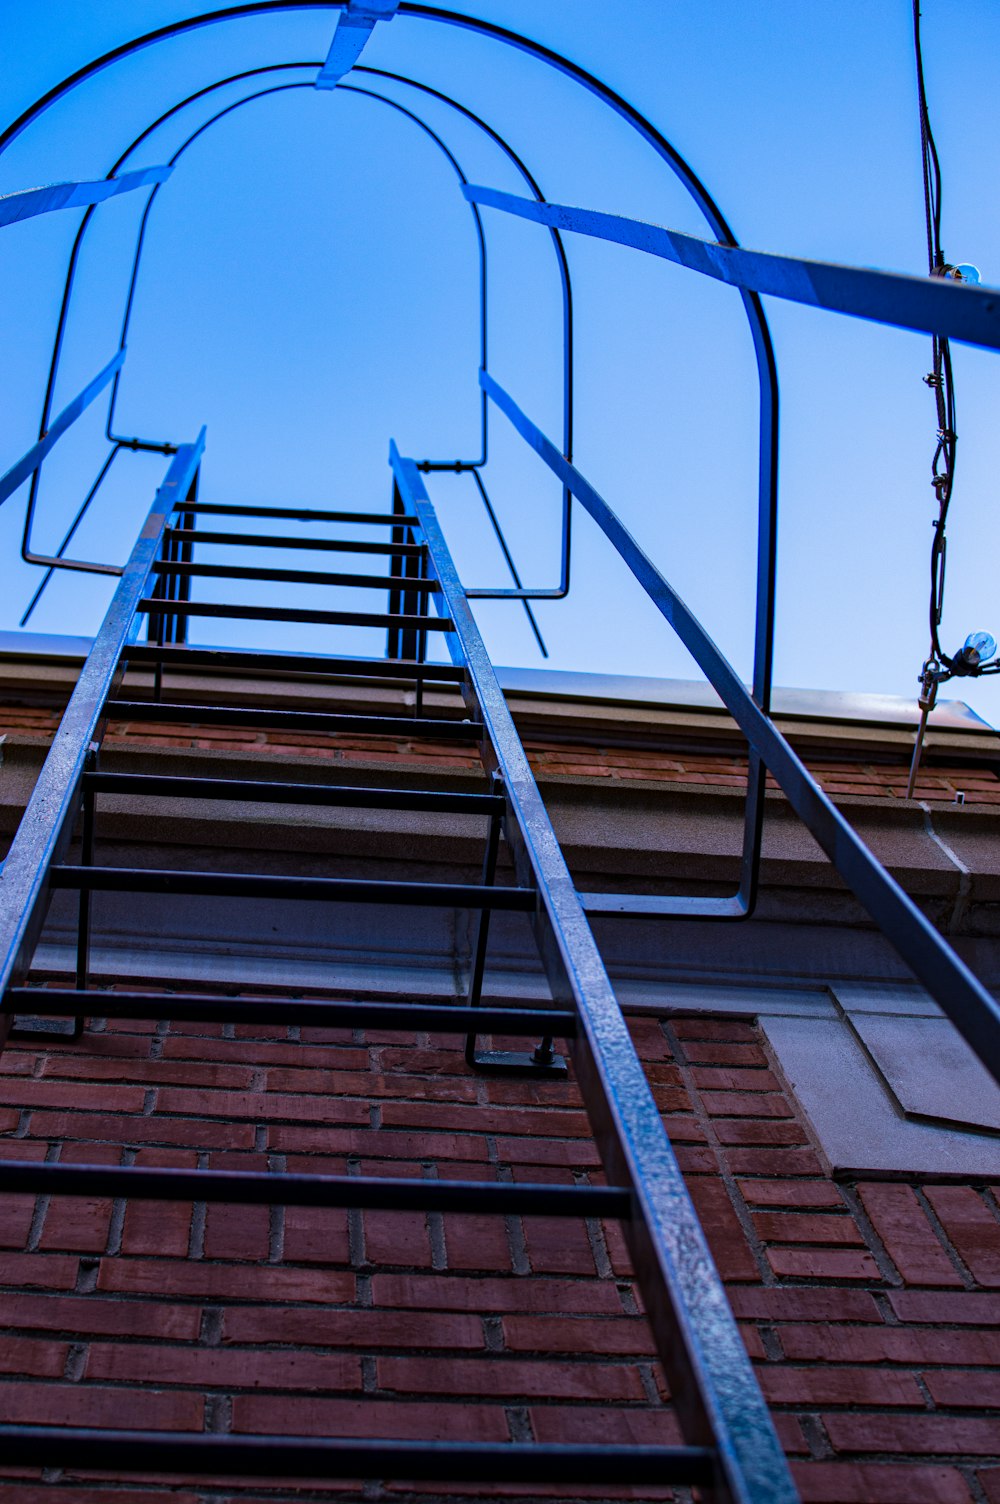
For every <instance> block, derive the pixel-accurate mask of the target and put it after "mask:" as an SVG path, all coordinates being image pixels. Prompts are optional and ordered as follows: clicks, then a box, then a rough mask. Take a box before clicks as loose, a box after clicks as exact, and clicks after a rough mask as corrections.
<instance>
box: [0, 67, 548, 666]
mask: <svg viewBox="0 0 1000 1504" xmlns="http://www.w3.org/2000/svg"><path fill="white" fill-rule="evenodd" d="M319 66H320V65H319V63H318V62H315V61H309V62H301V63H274V64H270V65H268V66H266V67H262V68H254V69H247V70H245V71H243V72H241V73H236V74H231V75H229V76H228V77H227V78H224V79H220V80H219V81H218V82H216V83H214V84H210V85H207V86H206V87H205V88H202V89H199V90H197V91H196V92H195V93H194V94H191V95H189V96H187V98H186V99H184V100H181V101H180V102H179V103H178V104H176V105H174V106H172V107H171V108H170V109H169V110H167V111H165V112H164V113H163V114H162V115H160V116H159V117H158V118H157V119H156V120H155V121H153V123H152V124H151V125H149V126H148V127H146V129H145V130H143V131H142V132H141V134H140V135H139V136H137V137H136V138H135V140H134V141H133V142H132V143H131V144H130V146H129V147H127V148H126V150H125V151H124V152H123V153H122V155H121V156H120V157H119V158H118V160H117V161H116V162H115V164H114V166H113V167H112V168H111V170H110V172H109V174H108V177H109V178H110V177H112V176H113V174H114V173H116V172H117V171H118V170H119V168H120V167H121V166H122V164H123V163H124V162H125V161H126V160H127V159H128V157H129V156H130V155H131V153H132V152H133V151H135V150H136V148H137V147H138V146H139V145H140V144H141V143H142V142H143V141H144V140H146V139H147V138H148V137H149V136H150V135H151V134H152V133H153V132H154V131H155V130H156V129H157V128H158V127H159V126H160V125H162V124H164V123H165V122H166V121H167V120H168V119H170V118H171V116H173V115H176V114H177V113H178V112H179V111H180V110H182V109H184V108H185V107H186V106H187V105H188V104H191V103H193V102H194V101H195V100H197V99H200V98H203V97H204V96H206V95H207V94H209V93H212V92H214V91H216V90H218V89H220V88H224V87H226V86H228V85H229V84H232V83H236V82H240V81H242V80H244V79H247V78H252V77H258V76H260V75H261V74H263V73H271V72H277V71H281V70H285V69H299V68H316V67H319ZM356 71H358V72H363V73H367V74H369V75H372V76H378V77H384V78H389V79H392V80H394V81H396V82H399V83H402V84H405V85H408V86H409V87H411V88H414V89H418V90H420V91H421V92H422V93H424V94H427V95H431V96H433V97H434V98H436V99H438V100H440V101H441V102H442V103H444V104H446V105H448V106H450V107H451V108H452V109H454V110H455V111H457V112H458V113H460V114H461V115H463V116H465V117H466V118H467V119H468V120H470V121H471V122H472V123H473V124H475V125H476V126H477V127H478V128H479V129H480V130H482V131H483V132H485V133H486V134H487V135H488V136H489V137H490V138H491V139H492V140H493V141H494V142H495V144H496V145H498V146H499V147H500V148H501V150H502V151H503V152H504V153H505V155H506V156H507V157H508V159H509V160H510V161H511V162H512V163H513V165H514V166H515V167H516V168H517V170H518V171H519V173H520V174H521V176H522V178H523V179H524V181H525V183H526V184H527V185H528V187H529V188H530V189H531V192H532V193H533V194H534V196H535V198H536V200H537V201H539V202H544V201H545V200H544V197H543V195H542V193H541V190H540V189H539V187H538V184H537V182H536V180H535V178H534V177H533V175H532V174H531V172H530V171H529V169H528V168H527V166H526V165H525V163H524V162H523V161H522V159H521V158H520V157H519V156H518V154H517V153H516V152H515V151H514V149H513V147H511V146H510V144H509V142H507V141H506V140H505V139H504V138H503V137H502V136H501V135H500V134H499V132H497V131H495V130H494V129H493V128H492V127H491V126H490V125H488V124H487V123H486V122H485V121H484V120H482V119H481V118H480V117H479V116H478V115H476V114H475V113H474V112H473V111H472V110H469V109H467V108H466V107H465V106H464V105H461V104H459V103H458V101H456V100H454V99H452V98H451V97H450V96H449V95H447V94H445V93H443V92H442V91H440V90H438V89H433V88H431V87H430V86H429V85H427V84H423V83H420V82H418V81H417V80H416V79H411V78H407V77H406V76H405V75H404V74H399V73H390V72H387V71H386V70H383V69H377V68H358V69H357V70H356ZM291 87H294V86H291ZM299 87H312V83H311V82H310V83H309V84H308V85H305V84H304V85H299ZM342 87H346V88H348V89H349V90H350V91H351V92H357V93H367V94H369V97H371V98H374V99H380V100H382V101H383V102H384V103H386V104H388V105H389V106H390V107H393V108H398V109H399V110H401V112H402V113H403V114H406V115H408V117H409V118H410V119H412V120H413V121H414V122H415V123H416V124H417V125H419V126H420V127H421V129H424V130H426V131H427V133H428V134H429V135H430V136H432V138H433V139H434V141H435V143H436V144H437V145H438V146H439V148H440V149H441V150H442V151H444V153H445V155H446V156H448V158H449V161H450V162H451V164H452V166H453V167H454V168H455V170H456V172H457V173H458V174H459V178H460V181H461V183H462V184H463V186H464V185H465V184H466V183H467V179H466V178H465V175H464V173H463V172H462V170H461V168H460V167H459V166H458V163H457V162H456V160H455V158H454V156H453V155H452V153H451V152H450V151H449V150H448V148H447V147H446V146H445V144H444V142H443V141H442V140H441V139H440V138H439V137H438V136H437V135H436V134H435V133H434V132H433V131H431V130H429V128H428V127H427V126H426V124H425V122H423V121H421V120H420V119H419V118H418V117H417V116H415V115H413V114H412V112H409V111H407V110H405V109H403V107H402V106H397V105H395V103H394V101H392V100H390V99H386V98H385V96H383V95H378V94H374V93H372V92H371V91H367V90H361V89H358V88H356V87H355V86H352V85H346V86H342ZM269 92H275V91H273V90H260V91H257V92H256V93H254V94H252V95H248V96H246V97H244V98H243V99H242V100H240V101H236V102H235V103H234V104H233V105H231V106H229V107H228V108H227V109H226V110H221V111H219V112H218V113H217V114H216V115H214V116H212V117H211V119H210V120H209V121H207V122H205V124H204V125H203V126H202V127H201V128H200V129H199V130H198V131H196V132H194V133H193V135H192V136H190V137H188V138H187V140H186V142H185V143H184V145H183V147H182V148H181V150H180V151H178V152H177V153H175V155H174V157H173V158H172V159H171V161H172V163H175V162H176V161H177V160H178V158H179V156H180V155H181V154H182V151H183V150H184V149H186V147H187V146H188V145H190V143H191V142H192V141H193V140H194V139H195V138H196V136H198V135H200V134H201V133H202V131H204V130H206V129H207V128H208V126H209V125H211V124H213V123H214V122H215V121H216V120H218V119H221V118H222V116H223V115H225V114H228V113H229V112H230V111H231V110H232V109H234V108H236V107H237V105H239V104H246V103H249V102H250V100H251V99H257V98H260V97H262V95H264V94H266V93H269ZM154 197H155V192H154V194H153V195H151V196H150V199H149V202H148V203H147V206H146V210H145V213H144V214H143V218H142V221H141V225H140V231H139V235H138V239H137V245H136V251H135V255H134V258H133V265H132V273H131V280H130V286H129V294H128V304H127V310H126V317H125V319H124V321H123V328H122V334H121V344H124V342H125V336H126V332H127V325H128V314H129V312H130V310H131V304H132V298H133V294H134V289H135V282H136V277H137V273H138V265H139V260H140V257H141V252H142V244H143V238H144V235H145V227H146V221H147V219H148V215H149V210H150V208H151V207H152V201H153V198H154ZM475 219H476V229H477V236H478V240H479V249H480V329H481V350H480V369H482V370H485V369H486V367H487V343H486V342H487V304H486V266H487V261H486V244H485V238H484V235H483V229H482V221H481V218H480V216H479V214H478V211H476V214H475ZM89 223H90V213H88V214H87V215H86V216H85V217H84V219H83V221H82V222H81V225H80V227H79V230H78V232H77V235H76V239H75V241H74V244H73V249H72V252H71V255H70V263H69V269H68V271H67V277H66V284H65V287H64V291H63V301H62V306H61V308H60V314H59V321H58V325H57V331H56V337H55V342H54V347H53V354H52V360H51V362H50V368H49V377H48V384H47V388H46V395H45V401H44V403H43V411H42V418H41V423H40V431H42V432H44V429H45V425H46V423H47V421H48V414H49V411H50V409H51V401H52V392H53V389H54V384H55V378H56V373H57V370H58V363H59V357H60V353H61V349H62V342H63V336H64V332H65V326H66V317H67V312H68V306H69V299H70V296H71V292H72V287H73V282H74V279H75V273H76V267H77V263H78V260H79V254H80V249H81V245H82V240H83V236H84V233H85V231H86V229H87V226H88V224H89ZM550 234H551V239H552V242H553V246H554V249H555V252H556V256H557V263H558V266H559V272H560V282H561V285H562V296H563V434H564V449H565V452H566V454H567V456H568V457H571V456H572V435H573V323H572V317H573V315H572V288H571V283H570V277H569V268H568V265H567V262H566V255H565V250H564V248H563V244H562V239H561V236H560V235H559V232H558V231H551V232H550ZM117 394H118V376H117V375H116V377H115V385H114V388H113V391H112V397H111V402H110V404H109V413H108V422H107V428H106V433H107V437H108V439H109V441H110V442H112V443H114V444H116V445H117V446H118V447H119V448H130V449H157V450H159V449H162V450H164V451H167V452H172V450H173V448H174V446H173V445H169V444H154V443H150V442H148V441H146V440H141V439H134V438H132V439H129V438H126V437H124V436H123V435H118V434H115V433H113V432H112V425H113V412H114V406H115V402H116V399H117ZM480 404H481V422H482V457H481V458H480V459H479V460H475V461H440V462H435V461H424V462H423V467H422V468H426V469H442V470H471V471H472V472H473V475H474V478H475V480H476V483H477V487H478V489H479V492H480V495H481V497H482V500H483V504H484V507H485V509H486V513H487V516H488V518H489V521H490V524H491V526H492V528H493V530H494V533H495V535H496V537H497V541H498V543H499V545H500V548H501V550H502V552H503V555H504V558H505V560H506V562H507V566H508V568H509V569H510V571H511V575H512V578H513V579H514V582H515V589H514V590H505V589H497V590H483V591H477V592H476V594H479V595H484V596H490V597H496V598H507V599H511V598H513V599H520V600H522V601H524V602H525V603H526V602H527V601H528V600H532V599H537V598H542V599H561V598H562V597H563V596H565V595H566V594H567V592H568V590H569V563H570V508H571V504H572V496H571V493H570V492H569V490H568V489H567V488H565V487H564V488H563V513H564V519H563V529H562V547H561V568H560V585H559V587H558V588H556V589H553V590H525V589H524V587H523V586H522V583H521V579H520V575H519V573H518V571H517V568H516V565H515V563H514V560H513V558H512V556H511V553H510V549H509V547H508V544H507V540H506V538H505V537H504V534H503V530H502V528H501V526H500V523H499V520H498V518H497V516H496V513H495V512H494V510H493V506H492V503H491V502H490V500H489V497H488V495H487V494H486V490H485V486H484V484H483V482H482V480H481V478H480V477H479V474H478V470H479V469H480V468H481V467H482V466H483V465H484V464H485V463H486V458H487V432H488V427H487V425H488V410H489V409H488V402H487V398H486V395H485V393H484V392H481V393H480ZM116 453H117V449H116V450H115V451H113V453H112V455H111V460H113V459H114V457H115V454H116ZM110 462H111V461H110V460H109V461H108V462H107V463H106V464H105V465H104V466H103V467H102V469H101V471H100V473H99V475H98V478H97V480H96V482H95V483H94V485H93V486H92V487H91V489H90V491H89V492H88V494H87V496H86V497H85V499H84V502H83V504H82V505H81V507H80V509H79V510H78V512H77V514H76V517H75V518H74V520H73V522H72V524H71V526H70V528H69V531H68V532H67V534H66V536H65V537H64V538H63V541H62V543H61V544H60V546H59V549H57V551H56V554H55V556H54V557H55V560H60V561H61V560H62V552H63V549H64V548H65V547H66V546H67V545H68V543H69V540H70V539H71V538H72V536H73V534H74V533H75V531H76V529H77V527H79V525H80V523H81V521H82V520H83V516H84V514H85V512H86V510H87V508H88V507H89V505H90V503H91V501H92V500H93V498H94V496H95V495H96V493H97V490H98V489H99V487H100V485H101V483H102V482H103V480H104V478H105V476H106V474H107V472H108V470H109V469H110ZM39 483H40V476H38V475H36V476H34V477H33V487H32V494H31V496H30V497H29V511H33V510H34V506H35V500H36V496H37V490H38V485H39ZM27 536H28V529H27V528H26V538H27ZM25 547H27V544H25ZM22 552H23V550H22ZM29 562H38V563H42V562H48V560H47V559H46V560H43V559H41V558H37V559H36V558H32V559H30V560H29ZM67 567H68V566H67ZM75 567H83V568H86V566H81V565H79V564H78V565H76V566H75ZM52 573H53V568H52V567H51V566H50V567H49V569H48V570H47V572H46V574H45V577H44V579H43V580H42V582H41V585H40V586H39V588H38V590H36V592H35V595H34V596H33V597H32V599H31V601H30V602H29V604H28V607H27V609H26V611H25V613H24V615H23V616H22V618H21V623H20V624H21V626H24V625H25V624H26V623H27V621H28V620H29V618H30V617H31V614H32V612H33V611H34V609H35V607H36V605H37V604H38V601H39V599H40V598H41V595H42V593H43V591H44V589H45V587H46V586H47V585H48V583H49V581H50V579H51V577H52ZM525 613H526V615H527V617H528V621H529V624H530V626H531V629H532V632H533V633H534V636H535V639H536V641H537V643H538V646H539V649H540V651H541V653H542V655H543V657H548V650H547V648H546V646H545V642H544V639H543V638H542V635H541V632H540V630H539V628H538V624H537V622H536V620H535V617H534V613H533V612H532V611H531V610H530V607H528V606H527V604H525Z"/></svg>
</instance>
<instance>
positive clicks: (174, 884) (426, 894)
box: [49, 863, 535, 913]
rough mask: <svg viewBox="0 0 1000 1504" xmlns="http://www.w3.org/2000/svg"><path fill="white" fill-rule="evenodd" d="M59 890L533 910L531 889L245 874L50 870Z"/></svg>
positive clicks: (134, 869)
mask: <svg viewBox="0 0 1000 1504" xmlns="http://www.w3.org/2000/svg"><path fill="white" fill-rule="evenodd" d="M49 871H50V876H51V881H52V885H53V887H55V888H75V889H84V890H91V891H96V892H101V893H116V892H132V893H192V894H201V895H203V896H205V897H212V898H287V899H293V900H303V899H306V900H313V901H317V900H318V901H321V902H322V901H327V902H337V903H398V904H407V905H416V906H418V907H421V908H449V909H491V910H492V909H503V910H507V911H513V912H516V913H528V912H530V910H532V909H533V908H534V907H535V893H534V890H533V889H531V888H503V887H491V886H487V885H486V884H483V883H407V882H383V881H378V880H376V879H372V878H368V879H365V878H351V877H272V876H270V875H265V874H263V873H247V872H175V871H171V870H169V869H160V870H156V869H151V868H142V867H77V866H73V865H71V864H68V863H59V864H56V865H53V866H52V867H51V868H50V869H49Z"/></svg>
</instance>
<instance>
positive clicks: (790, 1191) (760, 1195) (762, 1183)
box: [739, 1180, 844, 1209]
mask: <svg viewBox="0 0 1000 1504" xmlns="http://www.w3.org/2000/svg"><path fill="white" fill-rule="evenodd" d="M739 1187H740V1190H741V1192H742V1193H743V1198H744V1200H745V1201H746V1202H747V1203H748V1205H750V1206H787V1207H797V1208H803V1209H804V1208H807V1207H817V1208H822V1207H831V1206H835V1207H838V1208H840V1207H842V1206H843V1205H844V1198H843V1196H842V1195H841V1194H840V1191H839V1190H838V1188H837V1187H836V1186H835V1185H834V1184H833V1183H832V1181H829V1180H741V1181H740V1182H739Z"/></svg>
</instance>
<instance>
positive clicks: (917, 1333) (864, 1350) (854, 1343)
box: [778, 1325, 997, 1367]
mask: <svg viewBox="0 0 1000 1504" xmlns="http://www.w3.org/2000/svg"><path fill="white" fill-rule="evenodd" d="M778 1340H779V1342H780V1343H781V1348H782V1351H783V1352H784V1353H785V1356H786V1357H788V1358H798V1359H802V1360H804V1361H807V1362H823V1363H909V1364H910V1365H911V1366H913V1367H919V1366H920V1365H921V1364H924V1363H982V1364H986V1365H993V1364H995V1363H996V1359H997V1343H996V1338H995V1337H992V1336H990V1334H989V1333H988V1332H977V1331H952V1330H950V1329H944V1328H942V1329H941V1330H938V1331H935V1330H934V1329H933V1328H926V1327H917V1328H913V1327H899V1326H883V1327H858V1326H820V1325H817V1326H783V1327H781V1329H780V1331H779V1332H778Z"/></svg>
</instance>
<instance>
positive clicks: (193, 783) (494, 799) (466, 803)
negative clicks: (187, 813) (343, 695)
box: [83, 773, 506, 815]
mask: <svg viewBox="0 0 1000 1504" xmlns="http://www.w3.org/2000/svg"><path fill="white" fill-rule="evenodd" d="M83 786H84V789H86V790H88V791H89V792H90V793H93V794H135V795H152V796H153V797H158V798H167V799H252V800H254V801H255V802H259V803H262V804H317V805H329V806H331V807H333V808H338V809H398V810H422V811H425V812H426V813H427V814H435V815H476V814H489V815H502V814H503V812H504V809H505V808H506V802H505V800H504V799H503V798H502V796H501V795H500V794H438V793H435V792H434V791H433V790H430V789H373V788H362V787H359V786H356V785H352V784H335V785H331V784H325V783H279V782H278V781H277V780H273V781H272V780H271V779H266V780H253V779H240V778H183V777H174V776H172V775H168V774H162V775H161V774H157V773H84V775H83Z"/></svg>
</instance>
